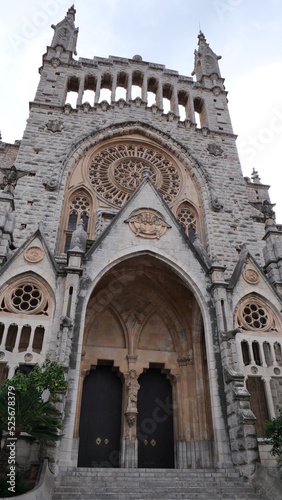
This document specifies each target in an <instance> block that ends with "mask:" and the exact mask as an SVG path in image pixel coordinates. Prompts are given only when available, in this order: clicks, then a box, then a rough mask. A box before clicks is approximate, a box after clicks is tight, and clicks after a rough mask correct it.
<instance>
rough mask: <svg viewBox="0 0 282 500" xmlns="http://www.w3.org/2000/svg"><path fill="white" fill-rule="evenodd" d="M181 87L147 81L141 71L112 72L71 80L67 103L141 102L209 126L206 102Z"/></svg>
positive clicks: (153, 78)
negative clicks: (112, 73) (113, 73)
mask: <svg viewBox="0 0 282 500" xmlns="http://www.w3.org/2000/svg"><path fill="white" fill-rule="evenodd" d="M191 81H193V80H192V79H191ZM181 87H182V86H181V84H180V85H177V84H172V83H162V82H161V80H158V78H156V77H153V76H151V77H149V78H147V76H145V74H143V72H142V71H138V70H136V71H131V70H129V73H126V72H124V71H120V72H118V73H117V74H115V75H111V74H110V73H109V72H105V73H103V74H98V75H97V76H95V75H91V74H84V75H83V76H81V78H79V77H78V76H70V77H69V78H68V82H67V88H66V98H65V103H70V104H71V105H72V106H73V107H74V108H75V107H79V106H81V105H83V104H84V103H89V105H91V106H95V105H97V104H99V103H101V102H103V101H107V102H108V103H109V104H110V103H113V102H117V101H119V100H123V101H124V102H125V103H129V102H130V101H131V100H135V99H136V100H138V99H139V100H140V101H141V102H144V103H146V104H147V105H148V106H149V107H152V106H157V107H158V108H160V109H161V110H164V113H169V112H172V113H174V114H175V115H176V116H179V117H180V119H181V120H182V121H184V120H190V122H191V123H194V124H195V125H196V124H197V125H198V126H199V127H203V126H205V125H207V122H206V112H205V102H204V99H203V98H202V97H200V96H197V97H192V95H191V94H190V93H189V92H187V90H183V88H181Z"/></svg>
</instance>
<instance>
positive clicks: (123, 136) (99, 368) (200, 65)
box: [0, 7, 282, 477]
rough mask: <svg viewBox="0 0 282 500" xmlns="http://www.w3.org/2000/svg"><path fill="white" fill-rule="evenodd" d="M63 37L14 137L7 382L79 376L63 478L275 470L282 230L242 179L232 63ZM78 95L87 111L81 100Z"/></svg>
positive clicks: (256, 189) (2, 223)
mask: <svg viewBox="0 0 282 500" xmlns="http://www.w3.org/2000/svg"><path fill="white" fill-rule="evenodd" d="M52 27H53V29H54V36H53V39H52V42H51V45H50V46H48V47H47V51H46V53H45V54H44V55H43V62H42V67H41V68H40V70H39V71H40V75H41V76H40V82H39V85H38V89H37V92H36V95H35V98H34V101H32V102H31V103H30V115H29V119H28V121H27V126H26V129H25V132H24V135H23V138H22V140H21V141H20V143H19V144H14V145H11V144H6V143H3V142H0V180H1V186H2V189H1V191H0V259H1V271H0V308H1V313H0V342H1V347H0V375H1V379H2V380H3V379H4V378H6V377H12V376H13V374H14V372H15V370H16V369H21V370H22V371H25V372H27V371H28V370H30V369H32V366H33V365H34V364H35V363H40V364H42V363H43V361H44V359H45V358H46V355H47V354H49V355H50V357H51V358H56V359H57V360H58V361H59V362H60V363H61V364H62V365H63V366H64V368H65V372H66V377H67V378H68V383H69V388H68V391H67V393H66V394H65V396H64V397H63V402H62V406H63V415H64V417H63V418H64V420H63V437H62V439H61V440H60V443H59V445H58V447H57V448H56V449H55V451H54V453H53V454H51V455H50V462H51V466H52V467H51V468H52V470H53V471H54V472H55V473H58V471H59V470H60V467H63V466H65V467H66V466H72V467H75V468H76V467H93V468H95V467H112V468H114V467H116V468H126V469H137V468H147V469H148V468H154V469H155V468H166V469H169V468H170V469H201V468H205V469H207V468H218V469H220V468H222V467H226V466H230V467H234V468H235V469H236V470H237V471H239V472H240V474H242V475H245V476H248V477H250V476H251V475H252V474H253V473H254V470H255V466H256V463H258V462H261V464H262V465H265V466H269V465H271V464H272V463H273V457H271V455H270V453H269V452H270V446H269V444H268V443H267V442H266V441H265V440H264V438H263V427H264V422H265V420H266V419H270V418H273V417H275V416H276V415H278V407H279V406H282V319H281V313H280V311H281V309H282V300H281V294H282V225H279V224H277V223H276V220H275V214H274V212H273V205H272V204H271V202H270V199H269V194H268V188H269V186H267V185H265V184H262V183H261V182H260V179H259V176H258V174H257V172H255V171H254V172H253V175H252V178H251V179H250V178H248V177H243V175H242V171H241V166H240V162H239V157H238V152H237V149H236V136H235V135H234V133H233V129H232V124H231V120H230V116H229V112H228V105H227V91H226V89H225V87H224V79H223V78H222V76H221V73H220V68H219V63H218V61H219V59H220V56H218V55H216V54H215V53H214V52H213V50H212V49H211V48H210V47H209V44H208V43H207V41H206V39H205V36H204V35H203V33H202V32H200V33H199V36H198V48H197V50H195V61H194V69H193V72H192V76H191V77H190V76H183V75H180V74H179V73H178V72H177V71H175V70H171V69H168V68H166V67H165V66H164V65H162V64H155V63H152V62H148V61H143V59H142V57H141V56H140V55H135V56H133V57H132V59H127V58H124V57H116V56H109V58H101V57H94V58H93V59H87V58H83V57H80V58H79V59H75V58H74V55H76V41H77V35H78V29H77V28H76V27H75V9H74V7H71V8H70V9H69V10H68V12H67V15H66V17H65V19H63V20H62V21H61V22H59V23H58V24H57V25H56V26H52ZM73 96H75V101H73V100H72V104H70V103H69V100H70V98H71V97H72V98H73Z"/></svg>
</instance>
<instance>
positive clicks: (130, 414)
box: [125, 410, 137, 427]
mask: <svg viewBox="0 0 282 500" xmlns="http://www.w3.org/2000/svg"><path fill="white" fill-rule="evenodd" d="M125 418H126V421H127V423H128V426H129V427H133V426H134V425H135V423H136V419H137V411H133V410H131V411H127V412H126V413H125Z"/></svg>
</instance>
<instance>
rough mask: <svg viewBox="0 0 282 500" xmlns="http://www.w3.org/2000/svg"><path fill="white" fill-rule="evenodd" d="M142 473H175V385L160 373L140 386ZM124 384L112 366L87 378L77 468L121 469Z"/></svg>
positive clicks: (144, 377) (143, 378)
mask: <svg viewBox="0 0 282 500" xmlns="http://www.w3.org/2000/svg"><path fill="white" fill-rule="evenodd" d="M138 382H139V384H140V389H139V392H138V419H137V437H138V467H147V468H169V467H174V440H173V410H172V391H171V384H170V383H169V381H168V380H167V379H166V378H165V376H164V375H162V374H161V371H160V370H158V369H149V370H148V371H147V372H145V373H143V374H142V375H141V376H140V377H139V380H138ZM121 412H122V383H121V380H120V379H119V377H118V376H117V374H116V373H114V372H113V371H112V368H111V367H110V366H97V368H96V370H94V371H91V372H90V374H89V375H88V376H87V377H86V378H85V381H84V385H83V393H82V404H81V417H80V426H79V437H80V444H79V456H78V466H79V467H119V466H120V463H119V450H120V439H121Z"/></svg>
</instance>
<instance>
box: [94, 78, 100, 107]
mask: <svg viewBox="0 0 282 500" xmlns="http://www.w3.org/2000/svg"><path fill="white" fill-rule="evenodd" d="M100 92H101V75H98V76H97V83H96V90H95V102H94V104H98V102H99V99H100Z"/></svg>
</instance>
